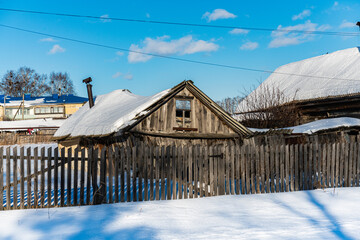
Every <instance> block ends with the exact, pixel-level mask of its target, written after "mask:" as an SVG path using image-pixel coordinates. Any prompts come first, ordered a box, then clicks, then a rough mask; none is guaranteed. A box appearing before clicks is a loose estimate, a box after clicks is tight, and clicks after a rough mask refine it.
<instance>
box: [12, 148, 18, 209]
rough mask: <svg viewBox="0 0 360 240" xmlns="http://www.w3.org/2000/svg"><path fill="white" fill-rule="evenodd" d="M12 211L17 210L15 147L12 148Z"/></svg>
mask: <svg viewBox="0 0 360 240" xmlns="http://www.w3.org/2000/svg"><path fill="white" fill-rule="evenodd" d="M12 162H13V183H14V185H13V207H12V208H13V209H17V202H18V198H17V195H18V189H17V186H18V185H17V184H16V183H17V180H18V174H17V170H18V166H17V165H18V164H17V147H14V148H13V159H12Z"/></svg>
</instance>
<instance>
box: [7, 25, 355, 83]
mask: <svg viewBox="0 0 360 240" xmlns="http://www.w3.org/2000/svg"><path fill="white" fill-rule="evenodd" d="M0 27H4V28H9V29H13V30H18V31H22V32H27V33H32V34H36V35H41V36H46V37H53V38H57V39H62V40H66V41H70V42H76V43H81V44H86V45H90V46H96V47H102V48H107V49H113V50H118V51H124V52H130V53H137V54H143V55H147V56H152V57H159V58H165V59H171V60H177V61H182V62H188V63H196V64H202V65H209V66H215V67H224V68H230V69H237V70H244V71H252V72H261V73H270V74H271V73H275V74H281V75H287V76H298V77H308V78H319V79H333V80H342V81H360V79H348V78H337V77H326V76H312V75H306V74H296V73H284V72H277V71H269V70H262V69H256V68H247V67H240V66H232V65H226V64H219V63H212V62H203V61H197V60H191V59H186V58H179V57H171V56H166V55H160V54H155V53H147V52H141V51H135V50H130V49H126V48H120V47H115V46H109V45H104V44H100V43H93V42H88V41H83V40H78V39H74V38H68V37H62V36H59V35H54V34H48V33H42V32H37V31H33V30H28V29H24V28H18V27H13V26H9V25H5V24H0Z"/></svg>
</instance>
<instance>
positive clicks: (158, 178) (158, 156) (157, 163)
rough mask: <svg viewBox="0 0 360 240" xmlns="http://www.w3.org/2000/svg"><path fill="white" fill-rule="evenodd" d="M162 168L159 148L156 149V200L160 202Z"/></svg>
mask: <svg viewBox="0 0 360 240" xmlns="http://www.w3.org/2000/svg"><path fill="white" fill-rule="evenodd" d="M160 166H161V159H160V153H159V147H158V146H156V147H155V200H160V184H159V183H160Z"/></svg>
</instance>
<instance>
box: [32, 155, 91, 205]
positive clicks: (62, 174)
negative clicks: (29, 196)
mask: <svg viewBox="0 0 360 240" xmlns="http://www.w3.org/2000/svg"><path fill="white" fill-rule="evenodd" d="M34 151H35V150H34ZM35 156H36V155H35ZM36 162H37V161H35V164H36ZM35 169H37V167H36V168H35ZM36 171H37V170H35V172H36ZM36 185H37V182H35V184H34V186H36ZM88 189H90V188H89V186H88ZM89 199H90V197H89ZM64 204H65V148H62V149H61V166H60V207H63V206H64ZM87 204H89V202H88V203H87Z"/></svg>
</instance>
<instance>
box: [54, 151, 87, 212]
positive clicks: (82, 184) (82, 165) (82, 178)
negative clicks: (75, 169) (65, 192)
mask: <svg viewBox="0 0 360 240" xmlns="http://www.w3.org/2000/svg"><path fill="white" fill-rule="evenodd" d="M55 182H56V181H55ZM84 187H85V149H81V162H80V203H79V204H80V205H84V204H85V201H84V200H85V198H84V197H85V195H84Z"/></svg>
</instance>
